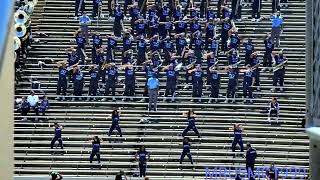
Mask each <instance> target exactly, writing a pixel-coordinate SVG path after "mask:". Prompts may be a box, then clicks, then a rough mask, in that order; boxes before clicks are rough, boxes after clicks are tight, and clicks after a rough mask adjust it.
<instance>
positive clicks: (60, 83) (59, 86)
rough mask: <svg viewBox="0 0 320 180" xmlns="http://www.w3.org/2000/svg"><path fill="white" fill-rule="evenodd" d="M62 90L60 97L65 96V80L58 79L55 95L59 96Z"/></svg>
mask: <svg viewBox="0 0 320 180" xmlns="http://www.w3.org/2000/svg"><path fill="white" fill-rule="evenodd" d="M61 89H62V95H64V96H65V95H66V94H67V79H59V80H58V84H57V95H60V93H61Z"/></svg>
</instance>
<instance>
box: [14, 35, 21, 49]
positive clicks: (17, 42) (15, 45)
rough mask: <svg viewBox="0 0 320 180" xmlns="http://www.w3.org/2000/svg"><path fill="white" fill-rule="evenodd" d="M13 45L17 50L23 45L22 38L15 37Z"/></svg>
mask: <svg viewBox="0 0 320 180" xmlns="http://www.w3.org/2000/svg"><path fill="white" fill-rule="evenodd" d="M13 45H14V50H15V51H16V50H18V49H19V48H20V47H21V40H20V39H19V38H18V37H17V36H14V37H13Z"/></svg>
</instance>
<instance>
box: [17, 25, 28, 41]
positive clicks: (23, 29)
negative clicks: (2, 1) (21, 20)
mask: <svg viewBox="0 0 320 180" xmlns="http://www.w3.org/2000/svg"><path fill="white" fill-rule="evenodd" d="M15 31H16V33H15V34H16V36H17V37H18V38H21V37H23V36H25V35H26V33H27V28H26V26H25V25H19V24H16V25H15Z"/></svg>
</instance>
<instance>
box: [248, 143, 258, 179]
mask: <svg viewBox="0 0 320 180" xmlns="http://www.w3.org/2000/svg"><path fill="white" fill-rule="evenodd" d="M256 158H257V151H256V149H255V148H253V147H251V144H250V143H249V142H248V143H247V152H246V169H247V173H248V175H249V177H248V178H249V180H255V179H254V178H255V177H256V176H255V175H254V163H255V161H256ZM250 171H251V172H250ZM249 172H250V173H249Z"/></svg>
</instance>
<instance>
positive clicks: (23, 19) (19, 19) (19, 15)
mask: <svg viewBox="0 0 320 180" xmlns="http://www.w3.org/2000/svg"><path fill="white" fill-rule="evenodd" d="M14 20H15V22H16V24H18V25H25V24H26V23H27V21H28V20H29V16H28V15H27V13H26V12H24V11H23V10H17V11H16V12H15V13H14Z"/></svg>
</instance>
